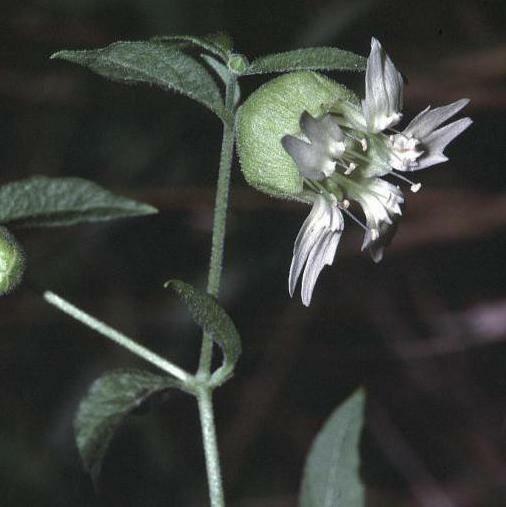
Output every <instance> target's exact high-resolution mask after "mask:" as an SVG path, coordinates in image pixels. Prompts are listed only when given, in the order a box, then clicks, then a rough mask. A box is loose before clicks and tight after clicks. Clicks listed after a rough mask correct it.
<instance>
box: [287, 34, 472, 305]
mask: <svg viewBox="0 0 506 507" xmlns="http://www.w3.org/2000/svg"><path fill="white" fill-rule="evenodd" d="M402 96H403V80H402V76H401V74H400V73H399V72H398V71H397V69H396V68H395V66H394V64H393V63H392V61H391V59H390V58H389V57H388V55H387V54H386V53H385V51H384V50H383V48H382V47H381V45H380V43H379V42H378V41H377V40H376V39H374V38H373V39H372V42H371V53H370V55H369V58H368V60H367V70H366V75H365V99H364V100H362V103H361V104H358V103H357V104H354V103H352V102H342V103H341V104H339V106H338V107H336V108H334V109H332V111H331V112H329V113H327V114H324V115H322V116H320V117H317V118H315V117H313V116H311V115H310V114H309V113H307V112H304V113H303V114H302V115H301V117H300V132H299V133H297V134H296V135H285V136H284V137H283V139H282V141H281V142H282V145H283V148H284V149H285V150H286V151H287V152H288V154H289V155H290V156H291V157H292V159H293V160H294V162H295V163H296V165H297V168H298V170H299V173H300V175H301V176H302V178H303V181H304V190H305V191H306V195H308V196H309V198H310V199H311V200H312V201H313V207H312V210H311V212H310V214H309V216H308V217H307V219H306V220H305V222H304V224H303V225H302V228H301V229H300V232H299V234H298V236H297V239H296V240H295V245H294V250H293V259H292V264H291V267H290V275H289V280H288V286H289V292H290V295H291V296H293V293H294V291H295V287H296V285H297V281H298V279H299V278H300V275H301V273H302V272H303V275H302V290H301V295H302V302H303V303H304V305H306V306H308V305H309V304H310V302H311V297H312V293H313V289H314V286H315V284H316V280H317V279H318V276H319V274H320V272H321V270H322V269H323V267H324V266H325V265H330V264H332V262H333V260H334V255H335V253H336V249H337V246H338V243H339V240H340V237H341V234H342V231H343V228H344V218H343V213H344V214H346V215H348V216H349V217H351V218H352V219H353V220H355V221H356V222H358V223H359V224H360V225H361V226H362V227H363V228H364V230H365V235H364V241H363V244H362V250H365V249H367V250H369V252H370V254H371V257H372V258H373V260H374V261H375V262H379V261H380V260H381V259H382V257H383V249H384V247H385V246H386V244H388V242H389V241H390V239H391V236H392V234H393V231H394V229H395V227H394V225H395V224H396V222H397V220H398V218H399V217H400V215H401V213H402V210H401V205H402V204H403V202H404V197H403V193H402V191H401V190H400V188H399V187H398V186H396V185H394V184H392V183H390V182H389V181H386V180H385V179H382V177H384V176H394V177H397V178H398V179H400V180H403V181H405V182H408V183H409V184H410V185H411V190H412V191H413V192H416V191H417V190H418V189H419V188H420V184H415V183H413V182H412V181H410V180H409V179H408V178H406V177H405V176H403V175H402V174H399V173H406V172H412V171H417V170H419V169H424V168H426V167H429V166H431V165H434V164H438V163H440V162H445V161H446V160H448V158H447V157H446V156H445V155H444V154H443V151H444V149H445V148H446V146H447V145H448V144H449V143H450V142H451V141H452V140H453V139H455V138H456V137H457V136H458V135H459V134H461V133H462V132H463V131H464V130H465V129H466V128H467V127H469V125H470V124H471V123H472V121H471V120H470V119H469V118H463V119H460V120H457V121H454V122H452V123H449V124H447V125H445V126H441V125H443V123H444V122H446V121H447V120H448V119H449V118H451V117H452V116H454V115H455V114H456V113H458V112H459V111H460V110H461V109H462V108H463V107H464V106H465V105H466V104H467V103H468V102H469V101H468V99H461V100H458V101H456V102H454V103H452V104H449V105H447V106H443V107H437V108H435V109H431V108H430V107H427V108H426V109H425V110H423V111H422V112H421V113H419V114H418V115H417V116H416V117H415V118H414V119H413V120H412V121H411V122H410V123H409V124H408V126H407V127H406V128H405V129H404V130H403V131H399V130H395V129H394V127H395V126H396V125H397V124H398V123H399V122H400V121H401V119H402V113H401V110H402ZM353 201H354V202H356V203H358V204H359V206H360V207H361V208H362V210H363V212H364V215H365V221H366V223H365V224H363V223H362V222H361V221H360V220H359V219H358V218H357V217H356V216H355V215H354V214H353V213H352V212H351V210H350V209H349V208H350V203H351V202H353Z"/></svg>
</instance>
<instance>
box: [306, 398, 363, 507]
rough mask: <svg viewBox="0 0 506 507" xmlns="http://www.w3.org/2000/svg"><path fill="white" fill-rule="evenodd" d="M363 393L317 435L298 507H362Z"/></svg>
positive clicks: (352, 400)
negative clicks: (361, 446) (360, 445)
mask: <svg viewBox="0 0 506 507" xmlns="http://www.w3.org/2000/svg"><path fill="white" fill-rule="evenodd" d="M364 406H365V393H364V390H363V389H359V390H358V391H356V392H355V393H354V394H353V395H352V396H350V398H348V399H347V400H346V401H345V402H344V403H343V404H342V405H341V406H339V407H338V408H337V410H335V411H334V413H333V414H332V415H331V416H330V417H329V419H328V420H327V422H326V423H325V425H324V426H323V429H322V430H321V431H320V433H319V434H318V435H317V437H316V439H315V441H314V442H313V445H312V447H311V450H310V451H309V456H308V458H307V461H306V466H305V469H304V477H303V480H302V490H301V497H300V507H364V505H365V495H364V487H363V485H362V483H361V481H360V478H359V471H358V469H359V441H360V433H361V431H362V426H363V419H364Z"/></svg>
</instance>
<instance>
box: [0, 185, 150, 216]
mask: <svg viewBox="0 0 506 507" xmlns="http://www.w3.org/2000/svg"><path fill="white" fill-rule="evenodd" d="M153 213H157V210H156V209H155V208H153V207H152V206H149V205H147V204H141V203H139V202H136V201H132V200H131V199H127V198H125V197H120V196H118V195H115V194H113V193H111V192H109V191H108V190H105V189H104V188H102V187H100V186H99V185H97V184H95V183H93V182H91V181H87V180H84V179H81V178H47V177H45V176H36V177H33V178H28V179H25V180H19V181H15V182H12V183H7V184H6V185H3V186H1V187H0V223H1V224H11V225H14V226H55V225H73V224H78V223H82V222H97V221H103V220H111V219H114V218H123V217H134V216H140V215H150V214H153Z"/></svg>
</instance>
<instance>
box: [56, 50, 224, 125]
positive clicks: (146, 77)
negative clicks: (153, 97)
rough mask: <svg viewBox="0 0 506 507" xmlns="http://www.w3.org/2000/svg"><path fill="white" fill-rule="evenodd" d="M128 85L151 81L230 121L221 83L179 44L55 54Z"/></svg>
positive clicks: (57, 56)
mask: <svg viewBox="0 0 506 507" xmlns="http://www.w3.org/2000/svg"><path fill="white" fill-rule="evenodd" d="M51 58H58V59H61V60H67V61H69V62H73V63H77V64H79V65H82V66H83V67H87V68H89V69H90V70H92V71H94V72H96V73H97V74H100V75H101V76H104V77H106V78H109V79H112V80H113V81H119V82H122V83H126V84H131V83H149V84H153V85H156V86H159V87H161V88H162V89H164V90H173V91H176V92H179V93H182V94H183V95H186V96H187V97H190V98H191V99H193V100H196V101H197V102H200V103H201V104H203V105H204V106H206V107H208V108H209V109H210V110H211V111H213V112H214V113H215V114H216V115H218V116H219V117H220V118H221V119H222V120H223V121H225V122H230V121H231V115H230V113H228V112H227V111H226V110H225V106H224V104H223V99H222V98H221V95H220V90H219V88H218V85H217V84H216V83H215V81H214V80H213V78H212V77H211V75H210V74H209V73H208V72H207V70H206V69H205V67H204V66H203V65H202V64H201V63H199V62H198V61H197V60H196V59H195V58H193V57H192V56H190V55H187V54H186V53H184V52H183V51H181V50H179V49H178V48H177V47H174V46H169V45H167V44H162V43H156V42H142V41H141V42H116V43H114V44H111V45H110V46H107V47H105V48H101V49H89V50H81V51H59V52H58V53H55V54H54V55H52V56H51Z"/></svg>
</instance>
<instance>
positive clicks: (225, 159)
mask: <svg viewBox="0 0 506 507" xmlns="http://www.w3.org/2000/svg"><path fill="white" fill-rule="evenodd" d="M236 85H237V77H236V76H235V75H233V74H232V73H231V74H230V77H229V81H228V83H227V88H226V93H225V107H226V108H227V110H228V111H229V112H230V113H231V116H232V118H234V121H235V104H234V97H235V89H236ZM233 153H234V122H232V123H225V124H224V126H223V141H222V145H221V156H220V168H219V173H218V183H217V188H216V199H215V204H214V218H213V238H212V247H211V259H210V262H209V277H208V281H207V292H208V293H209V294H211V295H212V296H214V297H218V293H219V290H220V282H221V272H222V267H223V250H224V246H225V230H226V223H227V209H228V195H229V190H230V172H231V169H232V157H233ZM212 355H213V340H212V337H211V336H210V335H209V334H207V333H204V335H203V337H202V347H201V349H200V361H199V369H198V372H197V378H198V379H199V381H201V382H202V384H201V385H202V388H201V389H200V390H199V391H198V393H197V400H198V405H199V416H200V426H201V428H202V440H203V444H204V454H205V460H206V470H207V481H208V485H209V500H210V502H211V507H225V494H224V492H223V483H222V479H221V466H220V455H219V451H218V442H217V437H216V427H215V424H214V410H213V401H212V387H211V386H210V384H209V379H210V372H211V360H212Z"/></svg>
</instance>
